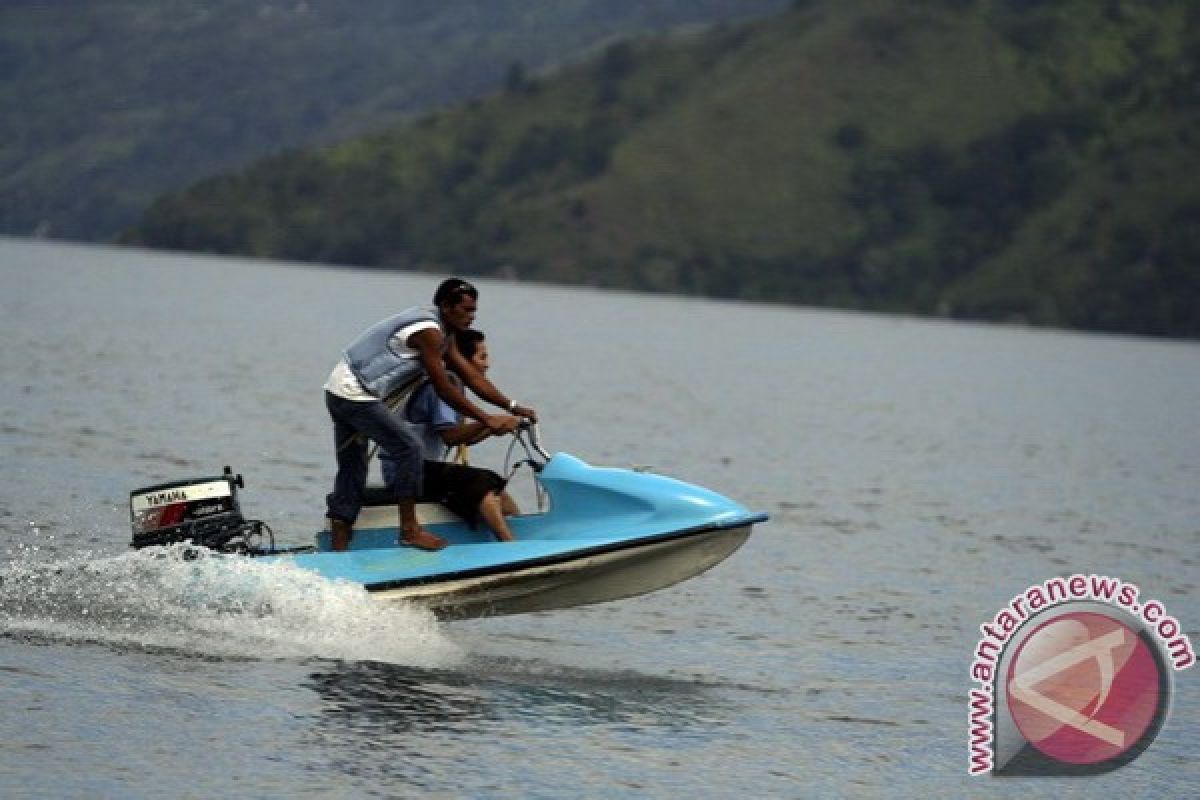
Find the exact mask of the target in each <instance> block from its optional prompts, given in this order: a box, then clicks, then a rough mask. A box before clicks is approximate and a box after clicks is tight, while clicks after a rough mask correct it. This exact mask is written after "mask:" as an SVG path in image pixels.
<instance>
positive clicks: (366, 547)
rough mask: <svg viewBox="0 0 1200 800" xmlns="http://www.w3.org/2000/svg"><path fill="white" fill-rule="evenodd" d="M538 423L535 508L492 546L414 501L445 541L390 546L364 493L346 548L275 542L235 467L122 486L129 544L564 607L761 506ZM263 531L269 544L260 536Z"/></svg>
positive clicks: (669, 567)
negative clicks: (432, 546)
mask: <svg viewBox="0 0 1200 800" xmlns="http://www.w3.org/2000/svg"><path fill="white" fill-rule="evenodd" d="M536 431H537V428H536V426H525V427H524V428H523V429H522V430H521V431H518V432H517V433H516V434H515V437H516V439H517V441H519V442H520V443H521V445H522V446H523V447H524V450H525V453H526V455H527V456H528V457H527V458H526V459H524V461H522V462H521V464H522V465H525V466H528V467H530V468H531V469H532V470H533V473H534V479H535V481H536V485H537V487H538V489H539V492H538V497H539V502H538V509H537V510H536V511H534V512H531V513H526V514H520V515H517V516H514V517H511V518H510V519H509V525H510V527H511V528H512V531H513V533H514V535H515V537H516V541H513V542H499V541H495V540H494V539H493V538H492V535H491V533H490V532H489V531H488V530H487V529H486V528H485V527H484V526H482V525H481V526H480V527H479V529H477V530H476V529H472V528H471V527H470V526H469V525H468V524H467V523H466V522H464V521H463V520H462V519H461V518H459V517H457V516H456V515H454V514H452V513H451V512H450V511H448V510H447V509H445V508H444V507H443V506H440V505H437V504H424V503H422V504H418V507H417V513H418V518H419V519H420V520H421V522H422V525H423V526H424V527H425V528H427V529H428V530H430V531H432V532H434V533H436V534H438V535H439V536H441V537H442V538H444V539H446V540H447V542H448V543H449V544H448V546H447V547H445V548H443V549H442V550H438V551H434V552H430V551H425V550H418V549H415V548H413V547H408V546H401V545H400V544H399V543H398V526H397V522H398V515H397V509H396V505H395V503H394V502H392V501H390V500H388V499H387V498H386V496H381V495H383V494H385V493H381V492H378V491H376V492H371V491H370V490H368V493H367V495H366V496H364V500H365V501H366V503H367V504H366V505H364V507H363V510H362V512H361V513H360V515H359V518H358V520H357V521H356V523H355V529H354V536H353V539H352V540H351V543H350V548H349V549H348V550H345V551H334V550H332V549H331V547H330V542H331V537H330V532H329V530H328V528H326V529H324V530H321V531H319V532H318V533H317V535H316V542H315V545H313V546H309V547H300V548H277V547H276V546H275V544H274V536H273V534H271V533H270V528H269V527H268V526H266V525H265V524H264V523H262V522H260V521H257V520H247V519H245V518H244V517H242V514H241V510H240V507H239V503H238V498H237V489H238V488H241V487H244V481H243V479H242V477H241V476H240V475H234V474H233V473H232V470H231V469H230V468H228V467H226V468H225V472H224V474H222V475H220V476H216V477H211V478H202V479H199V480H193V481H177V482H174V483H168V484H159V485H157V486H151V487H146V488H143V489H138V490H136V491H134V492H131V493H130V514H131V520H132V523H133V529H134V537H133V545H134V546H135V547H145V546H150V545H165V544H171V543H175V542H181V541H188V542H191V543H193V544H194V545H198V546H203V547H207V548H209V549H212V550H217V551H219V552H223V553H231V554H239V555H243V556H250V557H255V558H260V559H263V560H265V561H274V562H286V563H289V564H293V565H295V566H296V567H299V568H301V569H305V570H309V571H311V572H314V573H317V574H319V575H321V576H323V577H325V578H328V579H330V580H342V581H350V582H352V583H355V584H359V585H361V586H362V587H363V588H364V589H366V591H368V592H370V593H371V594H372V595H373V596H374V597H376V598H378V599H380V600H385V601H397V602H415V603H418V604H420V605H423V606H425V607H427V608H429V609H431V610H432V611H433V612H434V613H436V614H438V615H439V616H442V617H451V618H462V617H478V616H490V615H500V614H517V613H525V612H532V611H547V610H551V609H560V608H570V607H573V606H580V605H585V604H590V603H600V602H605V601H610V600H619V599H622V598H627V597H634V596H636V595H641V594H645V593H647V592H653V591H656V590H658V589H663V588H666V587H668V586H672V585H674V584H677V583H679V582H680V581H684V580H687V579H689V578H692V577H694V576H696V575H699V574H701V573H703V572H705V571H707V570H708V569H710V568H712V567H714V566H716V565H717V564H719V563H720V562H722V561H724V560H725V559H726V558H728V557H729V556H730V555H732V554H733V553H734V552H735V551H736V550H737V549H738V548H739V547H741V546H742V544H743V543H744V542H745V541H746V539H747V538H748V537H749V535H750V531H751V528H752V526H753V525H755V524H756V523H760V522H765V521H766V520H767V518H768V517H767V515H766V514H763V513H756V512H752V511H749V510H747V509H746V508H745V507H743V506H741V505H740V504H738V503H736V502H734V501H733V500H730V499H729V498H727V497H724V496H722V495H720V494H717V493H716V492H713V491H710V490H708V489H704V488H701V487H699V486H694V485H692V484H689V483H685V482H683V481H679V480H675V479H673V478H669V477H666V476H663V475H658V474H655V473H652V472H648V471H644V470H636V469H617V468H611V467H597V466H591V465H589V464H587V463H585V462H584V461H581V460H580V459H578V458H575V457H574V456H571V455H569V454H566V453H556V454H554V455H553V456H551V455H549V454H548V453H547V452H546V450H545V449H543V447H542V446H541V443H540V441H539V439H538V437H537V433H536ZM268 540H269V543H267V542H268Z"/></svg>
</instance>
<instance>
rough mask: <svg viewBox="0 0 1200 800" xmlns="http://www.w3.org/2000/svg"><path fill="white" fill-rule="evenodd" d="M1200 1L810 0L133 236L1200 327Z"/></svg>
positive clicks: (347, 153)
mask: <svg viewBox="0 0 1200 800" xmlns="http://www.w3.org/2000/svg"><path fill="white" fill-rule="evenodd" d="M1198 60H1200V5H1198V4H1196V3H1192V2H1189V1H1188V0H1147V1H1146V2H1134V1H1133V0H1105V1H1104V2H1093V0H1057V1H1055V0H1041V1H1038V0H1021V1H1020V2H1018V1H1017V0H1006V1H1003V2H1002V1H1001V0H974V1H972V0H923V1H921V2H918V1H915V0H913V1H909V0H905V1H903V2H901V1H900V0H896V2H873V3H842V2H834V0H828V1H827V2H821V1H819V0H810V1H809V2H797V3H795V4H794V5H793V6H792V7H791V8H790V9H789V10H787V11H786V12H783V13H781V14H779V15H776V16H773V17H770V18H767V19H763V20H760V21H754V22H751V23H748V24H743V25H738V26H727V27H722V28H719V29H715V30H711V31H707V32H700V33H693V34H691V35H690V36H686V37H683V38H680V37H678V36H676V37H671V38H661V37H659V38H648V39H647V38H643V39H639V40H636V41H632V42H619V43H614V44H611V45H609V46H608V47H607V48H606V49H604V51H603V52H602V53H600V54H598V56H597V57H596V58H595V59H594V60H592V61H590V62H587V63H585V64H582V65H580V66H578V67H574V68H570V69H566V70H563V71H562V72H561V73H558V74H556V75H554V76H552V77H549V78H545V79H542V78H535V77H530V76H528V75H526V74H522V73H521V72H520V71H514V72H513V73H512V74H510V75H509V76H508V81H507V85H506V87H505V89H504V90H503V91H500V92H497V93H496V94H494V95H491V96H489V97H487V98H485V99H483V100H481V101H478V102H473V103H470V104H468V105H465V106H461V107H458V108H455V109H452V110H446V111H443V112H440V113H436V114H431V115H429V116H426V117H424V118H422V119H421V120H419V121H418V122H416V123H415V124H410V125H405V126H401V127H397V128H394V129H391V130H387V131H383V132H380V133H378V134H376V135H372V136H370V137H368V138H364V139H359V140H355V141H350V142H346V143H343V144H340V145H337V146H334V147H330V148H327V149H316V150H305V151H297V152H293V153H289V154H286V155H283V156H280V157H277V158H274V159H271V160H269V161H265V162H262V163H260V164H256V165H254V166H253V167H251V168H249V169H247V170H245V171H243V172H240V173H237V174H228V175H224V176H220V177H215V178H212V179H209V180H207V181H204V182H203V183H201V184H198V185H196V186H195V187H193V188H192V189H190V190H189V191H186V192H182V193H178V194H174V195H172V196H169V197H166V198H163V199H162V200H160V201H159V202H158V203H156V204H155V205H154V207H153V208H152V210H151V211H150V212H149V213H148V214H147V215H146V217H145V218H144V219H143V221H142V223H141V224H140V225H139V226H138V227H137V228H136V229H135V230H133V231H131V232H130V233H129V234H128V235H127V237H126V241H129V242H134V243H141V244H146V245H151V246H158V247H171V248H182V249H195V250H206V251H214V252H223V253H239V254H249V255H259V256H270V257H281V258H290V259H303V260H315V261H326V262H340V263H346V264H361V265H375V266H380V267H400V268H416V269H426V270H436V271H454V272H466V273H475V274H484V275H488V274H501V275H515V276H519V277H520V278H522V279H537V280H547V281H558V282H568V283H583V284H592V285H602V286H621V287H630V288H636V289H646V290H655V291H671V292H685V293H695V294H705V295H714V296H721V297H735V298H744V299H751V300H765V301H772V302H794V303H805V304H817V305H829V306H838V307H846V308H861V309H875V310H887V311H903V312H916V313H923V314H938V315H945V316H953V317H968V318H981V319H1003V320H1025V321H1030V322H1032V323H1035V324H1048V325H1062V326H1072V327H1080V328H1088V329H1097V330H1111V331H1127V332H1136V333H1148V334H1158V335H1170V336H1192V337H1194V336H1200V269H1198V267H1200V185H1198V184H1197V182H1196V181H1195V180H1194V179H1193V178H1192V176H1194V175H1197V174H1200V147H1198V146H1197V145H1198V139H1197V137H1198V136H1200V134H1198V133H1197V131H1198V130H1200V127H1198V123H1200V114H1198V113H1197V112H1198V111H1200V70H1198V69H1197V67H1198Z"/></svg>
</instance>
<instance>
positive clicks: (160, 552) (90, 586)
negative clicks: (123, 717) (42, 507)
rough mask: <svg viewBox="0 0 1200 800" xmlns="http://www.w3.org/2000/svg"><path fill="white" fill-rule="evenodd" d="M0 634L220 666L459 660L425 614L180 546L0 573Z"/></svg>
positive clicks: (340, 586)
mask: <svg viewBox="0 0 1200 800" xmlns="http://www.w3.org/2000/svg"><path fill="white" fill-rule="evenodd" d="M0 633H3V634H6V635H10V636H11V635H16V636H32V637H46V638H50V639H54V640H66V641H81V642H92V643H101V644H109V645H117V646H132V647H141V648H165V649H172V650H181V651H184V652H190V653H196V654H200V655H206V656H216V657H224V658H253V659H272V658H280V659H292V658H324V659H336V660H343V661H381V662H387V663H393V664H401V665H404V666H416V667H446V666H452V665H455V664H458V663H460V662H461V661H462V659H463V658H464V654H463V652H462V650H461V648H460V647H459V646H458V645H456V644H455V643H454V642H452V641H451V640H450V639H449V637H447V636H446V635H445V633H444V632H443V630H442V629H441V627H440V626H439V624H438V622H437V620H436V618H435V617H434V616H433V615H432V614H431V613H430V612H428V611H426V610H424V609H420V608H417V607H413V606H408V605H391V604H382V603H377V602H375V601H373V600H372V599H371V598H370V597H369V596H368V594H367V592H366V591H365V590H364V589H363V588H362V586H360V585H357V584H351V583H347V582H343V581H330V580H327V579H325V578H322V577H321V576H319V575H315V574H313V573H312V572H307V571H305V570H302V569H299V568H296V567H293V566H291V565H289V564H286V563H266V562H263V561H261V560H259V559H250V558H240V557H229V556H220V555H215V554H212V553H209V552H207V551H203V550H199V549H197V548H192V547H189V546H187V545H182V544H181V545H173V546H169V547H153V548H147V549H144V550H137V551H134V552H131V553H127V554H123V555H118V556H99V557H79V558H73V559H70V560H66V561H62V560H59V561H53V562H46V561H41V560H38V559H37V558H35V557H33V556H32V555H31V554H30V555H27V557H21V556H19V557H18V558H17V559H16V560H14V561H12V562H10V563H8V564H6V565H3V566H0Z"/></svg>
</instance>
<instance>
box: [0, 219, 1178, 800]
mask: <svg viewBox="0 0 1200 800" xmlns="http://www.w3.org/2000/svg"><path fill="white" fill-rule="evenodd" d="M436 282H437V277H435V276H414V275H397V274H383V273H374V272H370V271H350V270H336V269H326V268H315V267H302V266H295V265H283V264H271V263H261V262H249V261H236V260H223V259H210V258H200V257H182V256H175V255H160V254H149V253H142V252H137V251H122V250H113V249H105V248H91V247H72V246H64V245H57V244H40V243H29V242H21V241H13V240H0V333H2V334H3V337H4V348H3V350H2V352H0V359H2V363H3V372H4V375H5V379H4V382H3V384H0V400H2V404H0V407H2V409H3V417H2V418H0V448H2V450H3V461H2V462H0V469H2V470H3V472H2V473H0V485H2V486H3V489H2V490H0V535H2V538H0V707H2V708H3V711H2V712H0V796H3V797H88V798H93V797H215V796H230V797H235V796H236V797H291V796H312V797H326V796H327V797H405V796H423V795H429V794H432V795H434V796H447V797H451V796H511V797H610V796H630V797H680V796H694V797H726V796H732V795H734V794H735V793H736V794H746V795H748V796H755V797H767V796H770V797H810V796H813V797H816V796H906V797H917V796H963V795H972V796H1011V795H1014V794H1021V795H1025V796H1091V795H1092V794H1093V793H1095V792H1098V791H1101V792H1119V793H1120V794H1121V796H1130V797H1143V796H1144V797H1179V796H1185V795H1190V794H1194V792H1195V787H1196V785H1197V781H1198V780H1200V770H1198V768H1197V767H1196V765H1195V758H1194V756H1195V752H1196V750H1197V745H1198V744H1200V722H1198V721H1197V720H1198V713H1197V712H1198V711H1200V683H1198V681H1200V674H1194V673H1196V670H1195V669H1193V670H1189V671H1186V672H1183V673H1180V674H1178V675H1176V678H1177V680H1176V695H1175V701H1174V707H1173V711H1172V714H1171V717H1170V719H1169V721H1168V723H1167V726H1166V728H1165V729H1164V731H1163V732H1162V733H1161V734H1160V736H1159V738H1158V740H1157V741H1156V742H1155V743H1154V744H1153V745H1152V747H1151V748H1150V749H1149V750H1148V751H1147V752H1146V753H1145V754H1144V755H1143V756H1142V757H1141V758H1140V759H1138V760H1137V761H1135V762H1134V763H1132V764H1130V765H1129V766H1127V767H1125V768H1123V769H1120V770H1117V771H1116V772H1113V773H1110V774H1108V775H1105V776H1102V777H1099V778H1090V779H1075V780H1067V779H1041V780H1019V779H1007V780H1003V779H991V778H988V779H968V777H967V775H966V763H967V760H966V724H965V719H966V703H965V698H966V693H967V691H968V689H969V688H971V684H970V682H969V677H968V673H967V669H968V666H969V662H970V658H971V654H972V652H973V650H974V647H975V642H976V640H977V639H978V636H979V632H978V626H979V625H980V624H981V623H983V622H985V621H988V620H990V619H991V618H992V617H993V615H994V614H995V613H996V612H997V611H998V610H999V609H1000V608H1001V607H1002V606H1003V605H1004V604H1005V603H1006V602H1007V601H1008V600H1009V599H1010V598H1011V597H1012V596H1013V595H1014V594H1016V593H1018V592H1020V591H1021V590H1023V589H1024V588H1025V587H1026V586H1028V585H1030V584H1032V583H1036V582H1040V581H1042V580H1045V579H1046V578H1049V577H1052V576H1055V575H1059V574H1069V573H1073V572H1093V571H1094V572H1098V573H1102V574H1106V575H1114V576H1120V577H1122V578H1124V579H1125V580H1127V581H1131V582H1135V583H1137V584H1138V585H1139V586H1140V587H1142V588H1143V591H1144V592H1145V593H1146V594H1147V595H1153V596H1155V597H1157V598H1159V599H1161V600H1162V601H1163V602H1164V604H1165V605H1166V606H1167V607H1168V610H1169V611H1170V613H1171V614H1173V615H1174V616H1176V617H1178V619H1180V620H1181V621H1182V623H1183V625H1184V627H1185V628H1186V630H1187V632H1188V634H1189V635H1190V636H1191V637H1192V640H1193V641H1194V642H1195V641H1197V640H1200V629H1198V627H1197V626H1198V625H1200V600H1198V594H1197V560H1198V559H1200V493H1198V492H1197V487H1198V486H1200V347H1197V345H1195V344H1191V343H1180V342H1165V341H1151V340H1140V339H1130V338H1120V337H1107V336H1091V335H1078V334H1068V333H1060V332H1044V331H1027V330H1020V329H1008V328H997V327H987V326H972V325H962V324H952V323H941V322H928V321H918V320H911V319H900V318H890V317H880V316H868V315H852V314H840V313H830V312H816V311H809V310H797V309H784V308H770V307H761V306H749V305H739V304H729V303H716V302H707V301H699V300H689V299H682V298H665V297H646V296H638V295H633V294H625V293H615V292H598V291H587V290H569V289H554V288H546V287H537V286H529V285H523V284H517V283H487V282H484V283H482V284H481V288H482V292H483V294H482V297H481V314H480V317H479V320H478V325H479V326H480V327H481V328H483V329H485V330H486V331H487V332H488V334H489V338H490V340H491V342H492V352H493V364H494V366H493V377H494V378H495V379H496V381H497V383H499V384H500V385H501V386H502V387H504V388H505V389H506V390H507V391H509V393H510V394H512V395H514V396H515V397H517V398H518V399H520V400H521V401H523V402H525V403H528V404H531V405H534V406H535V407H536V408H538V409H539V411H540V412H541V414H542V417H543V425H542V428H543V433H544V435H545V436H546V438H547V439H548V443H549V444H550V445H551V447H552V449H558V450H565V451H568V452H572V453H574V454H576V455H578V456H580V457H582V458H584V459H586V460H589V461H592V462H594V463H605V464H614V465H620V466H625V465H631V464H641V465H652V466H653V468H654V469H656V470H658V471H661V472H666V473H669V474H672V475H676V476H678V477H681V478H683V479H685V480H689V481H693V482H696V483H700V484H703V485H706V486H710V487H712V488H714V489H717V490H718V491H721V492H722V493H724V494H728V495H730V496H732V497H734V498H737V499H739V500H740V501H742V502H743V503H744V504H745V505H747V506H750V507H752V508H754V509H758V510H763V511H768V512H770V513H771V514H772V520H771V522H770V523H769V524H768V525H765V526H762V527H761V528H759V529H757V530H756V532H755V534H754V536H753V537H751V540H750V541H749V542H748V543H747V545H746V546H745V547H744V548H743V549H742V550H741V551H740V552H738V553H737V554H735V555H734V557H733V558H731V559H730V560H729V561H727V562H726V563H724V564H722V565H720V566H719V567H718V568H716V569H715V570H713V571H712V572H710V573H708V574H706V575H704V576H701V577H700V578H697V579H695V580H692V581H690V582H687V583H685V584H683V585H681V586H678V587H674V588H672V589H669V590H666V591H663V592H660V593H657V594H654V595H650V596H648V597H644V598H638V599H633V600H628V601H623V602H619V603H611V604H607V605H602V606H596V607H592V608H587V609H578V610H569V611H560V612H552V613H544V614H535V615H526V616H519V617H508V618H498V619H487V620H474V621H470V622H459V623H439V622H437V621H435V620H434V619H432V618H431V617H429V616H428V615H426V614H424V613H422V612H420V611H418V610H415V609H405V608H383V607H380V606H377V605H375V604H373V603H372V602H371V601H370V600H369V598H366V597H365V596H364V595H363V594H362V593H361V592H359V591H355V590H354V589H353V588H352V587H347V586H344V585H335V584H329V583H325V582H322V581H320V580H318V579H315V578H312V577H310V576H307V575H305V574H303V573H297V572H291V571H288V570H286V569H284V568H281V567H266V566H264V565H259V564H255V563H253V562H249V561H247V562H234V563H229V562H227V561H226V562H217V561H215V560H212V561H201V562H198V563H188V564H183V563H181V562H180V561H179V559H178V558H176V557H172V556H171V555H169V554H168V555H165V556H163V555H160V556H157V557H156V556H151V555H149V554H148V553H145V552H141V553H137V554H134V553H131V552H130V551H129V550H128V547H127V543H128V540H129V529H128V512H127V509H126V503H127V498H128V492H129V490H130V489H132V488H134V487H137V486H141V485H146V484H150V483H154V482H158V481H164V480H172V479H178V478H188V477H194V476H198V475H206V474H211V473H213V472H217V471H219V470H220V468H221V467H222V466H223V465H225V464H231V465H233V466H234V467H235V469H237V470H238V471H240V472H242V473H244V474H245V476H246V480H247V489H246V490H245V492H244V493H243V495H242V502H243V509H244V510H245V511H246V512H247V514H249V515H250V516H253V517H257V518H261V519H264V520H267V521H268V522H269V523H270V524H271V525H272V527H273V528H274V530H275V532H276V535H277V538H278V539H279V540H281V541H282V542H283V543H287V544H303V543H307V542H308V541H309V540H310V537H311V534H312V531H313V530H314V528H315V524H316V522H317V521H318V520H319V517H320V515H321V513H322V511H323V505H322V498H323V495H324V493H325V492H326V491H327V489H328V486H329V484H330V482H331V480H332V474H333V468H332V454H331V452H330V451H331V446H330V441H329V440H330V438H331V435H330V432H329V430H328V422H327V417H326V415H325V411H324V408H323V405H322V401H321V390H320V387H321V385H322V383H323V382H324V380H325V377H326V375H327V374H328V371H329V369H330V368H331V367H332V366H333V362H334V360H335V359H336V357H337V354H338V351H339V350H340V348H341V347H342V346H343V345H344V344H345V343H346V342H347V341H348V340H349V339H350V338H351V337H352V336H354V335H355V334H356V333H357V332H358V331H359V330H360V329H362V328H363V327H364V326H365V325H367V324H369V323H371V322H374V321H375V320H376V319H378V318H381V317H383V316H385V315H387V314H389V313H391V312H393V311H395V310H397V309H399V308H401V307H404V306H407V305H411V304H414V303H417V302H425V301H426V300H427V298H428V297H429V296H430V295H431V294H432V291H433V288H434V286H435V285H436ZM503 458H504V449H503V447H498V446H489V447H486V448H482V449H481V451H480V452H479V453H478V454H477V457H476V460H477V461H480V462H483V463H487V464H489V465H491V466H497V467H498V466H500V465H501V463H502V461H503ZM526 488H527V487H526Z"/></svg>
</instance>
